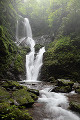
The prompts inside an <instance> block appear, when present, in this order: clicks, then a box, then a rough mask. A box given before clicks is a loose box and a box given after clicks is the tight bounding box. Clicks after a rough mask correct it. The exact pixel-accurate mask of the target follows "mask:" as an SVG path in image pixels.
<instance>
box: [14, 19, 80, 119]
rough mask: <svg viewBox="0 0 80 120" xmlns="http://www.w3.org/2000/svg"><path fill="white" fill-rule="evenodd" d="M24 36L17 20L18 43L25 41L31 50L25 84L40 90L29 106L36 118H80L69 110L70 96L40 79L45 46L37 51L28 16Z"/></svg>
mask: <svg viewBox="0 0 80 120" xmlns="http://www.w3.org/2000/svg"><path fill="white" fill-rule="evenodd" d="M22 23H23V25H24V36H23V38H21V39H19V36H18V32H19V26H18V21H17V29H16V44H17V45H20V43H22V42H24V43H25V46H29V48H30V52H29V53H28V54H27V55H26V80H24V81H22V82H23V85H24V86H27V87H29V88H31V89H37V90H39V93H40V95H39V98H38V100H37V101H36V102H35V103H34V105H33V107H32V108H29V112H30V113H31V115H32V117H33V119H34V120H80V117H79V116H78V115H76V114H75V113H73V112H71V111H69V110H68V108H69V102H68V97H67V95H66V94H64V93H55V92H50V90H51V89H52V88H53V87H54V86H53V85H51V84H50V83H45V82H40V81H38V78H39V73H40V70H41V67H42V65H43V54H44V52H45V47H42V48H40V50H39V51H38V53H36V52H35V41H34V40H33V38H32V30H31V26H30V23H29V20H28V18H23V21H22Z"/></svg>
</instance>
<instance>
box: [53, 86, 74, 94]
mask: <svg viewBox="0 0 80 120" xmlns="http://www.w3.org/2000/svg"><path fill="white" fill-rule="evenodd" d="M71 90H72V89H71V87H70V86H61V87H55V88H53V89H52V90H51V92H61V93H69V92H71Z"/></svg>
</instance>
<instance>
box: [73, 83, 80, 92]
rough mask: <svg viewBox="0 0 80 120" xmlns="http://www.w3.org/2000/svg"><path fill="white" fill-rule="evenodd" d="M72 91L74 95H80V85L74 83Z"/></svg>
mask: <svg viewBox="0 0 80 120" xmlns="http://www.w3.org/2000/svg"><path fill="white" fill-rule="evenodd" d="M73 89H74V90H75V92H76V93H78V94H80V84H79V83H74V85H73Z"/></svg>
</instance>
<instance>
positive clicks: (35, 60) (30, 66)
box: [16, 18, 45, 81]
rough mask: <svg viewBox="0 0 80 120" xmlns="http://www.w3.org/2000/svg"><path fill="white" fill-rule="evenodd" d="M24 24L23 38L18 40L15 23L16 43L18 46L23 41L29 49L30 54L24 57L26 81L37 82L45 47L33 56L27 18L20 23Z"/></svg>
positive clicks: (33, 50)
mask: <svg viewBox="0 0 80 120" xmlns="http://www.w3.org/2000/svg"><path fill="white" fill-rule="evenodd" d="M22 22H23V24H24V28H23V30H24V37H22V38H21V39H19V38H18V29H19V26H18V21H17V28H16V29H17V30H16V43H17V45H19V44H20V43H22V42H23V41H25V45H26V44H27V45H28V46H29V47H30V50H31V51H30V53H29V54H27V55H26V80H27V81H37V79H38V76H39V72H40V69H41V66H42V64H43V63H42V59H43V53H44V52H45V47H42V48H41V49H40V50H39V52H38V53H37V55H36V56H35V48H34V46H35V41H34V40H33V39H32V30H31V26H30V23H29V20H28V18H24V21H22Z"/></svg>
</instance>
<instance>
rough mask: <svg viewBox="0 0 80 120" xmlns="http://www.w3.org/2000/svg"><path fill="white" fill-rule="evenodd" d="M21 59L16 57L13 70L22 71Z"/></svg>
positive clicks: (18, 56)
mask: <svg viewBox="0 0 80 120" xmlns="http://www.w3.org/2000/svg"><path fill="white" fill-rule="evenodd" d="M23 66H24V65H23V59H22V57H21V56H20V55H17V56H16V60H15V62H14V69H15V70H16V71H18V72H22V71H23Z"/></svg>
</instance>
